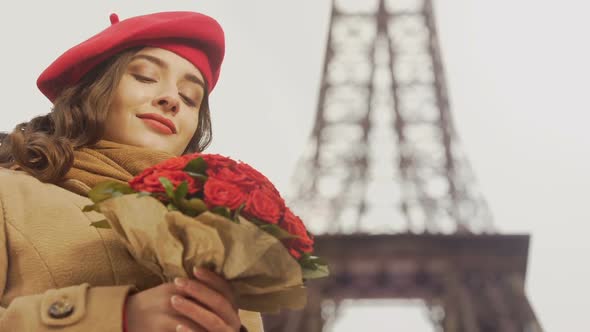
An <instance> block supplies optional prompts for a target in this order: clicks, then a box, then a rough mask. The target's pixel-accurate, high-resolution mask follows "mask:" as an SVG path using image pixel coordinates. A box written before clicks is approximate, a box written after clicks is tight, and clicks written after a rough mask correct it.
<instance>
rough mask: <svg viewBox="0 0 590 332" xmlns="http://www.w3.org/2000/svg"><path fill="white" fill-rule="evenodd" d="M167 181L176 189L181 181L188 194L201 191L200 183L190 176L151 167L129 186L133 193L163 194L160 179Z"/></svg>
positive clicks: (163, 190)
mask: <svg viewBox="0 0 590 332" xmlns="http://www.w3.org/2000/svg"><path fill="white" fill-rule="evenodd" d="M161 177H164V178H166V179H168V180H169V181H170V182H171V183H172V185H173V186H174V188H177V187H178V186H179V185H180V184H181V183H182V182H183V181H186V183H187V184H188V192H189V193H190V194H194V193H196V192H197V191H199V190H200V189H201V183H200V182H198V181H195V179H193V178H192V177H191V176H189V175H188V174H186V173H185V172H183V171H178V170H166V169H164V170H158V169H155V168H154V167H152V168H151V169H147V170H146V171H144V172H142V173H141V174H140V175H138V176H136V177H135V178H133V179H131V181H129V185H130V186H131V188H133V190H135V191H146V192H150V193H165V192H166V190H165V189H164V186H163V185H162V183H161V182H160V178H161Z"/></svg>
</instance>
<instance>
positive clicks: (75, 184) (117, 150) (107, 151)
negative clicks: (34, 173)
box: [59, 140, 175, 196]
mask: <svg viewBox="0 0 590 332" xmlns="http://www.w3.org/2000/svg"><path fill="white" fill-rule="evenodd" d="M173 157H175V156H174V155H173V154H170V153H167V152H162V151H157V150H153V149H149V148H142V147H137V146H131V145H125V144H120V143H115V142H110V141H105V140H101V141H99V142H98V143H97V144H95V145H93V146H91V147H85V148H81V149H78V150H75V151H74V165H73V166H72V168H71V169H70V170H69V171H68V173H67V174H66V176H65V177H64V181H63V182H62V183H60V184H59V186H60V187H62V188H65V189H67V190H69V191H72V192H75V193H76V194H79V195H82V196H88V191H90V188H92V187H94V186H95V185H96V184H98V183H99V182H102V181H106V180H114V181H119V182H122V183H125V182H127V181H129V180H131V179H132V178H133V177H134V176H136V175H137V174H139V173H140V172H141V171H143V170H144V169H146V168H148V167H150V166H153V165H155V164H157V163H159V162H162V161H164V160H166V159H169V158H173Z"/></svg>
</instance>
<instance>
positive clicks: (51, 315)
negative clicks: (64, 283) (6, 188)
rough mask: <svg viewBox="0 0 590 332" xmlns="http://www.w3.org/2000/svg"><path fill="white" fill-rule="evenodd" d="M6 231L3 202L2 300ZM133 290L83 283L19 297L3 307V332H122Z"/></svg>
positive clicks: (0, 233) (0, 331)
mask: <svg viewBox="0 0 590 332" xmlns="http://www.w3.org/2000/svg"><path fill="white" fill-rule="evenodd" d="M6 230H7V225H6V222H5V218H4V208H3V206H2V200H0V298H2V297H3V294H4V292H5V289H6V287H7V284H6V281H7V274H8V268H9V260H8V257H9V255H8V250H9V248H8V247H7V237H6ZM132 288H133V286H132V285H126V286H111V287H90V285H88V284H81V285H75V286H70V287H65V288H59V289H49V290H47V291H45V292H44V293H41V294H34V295H27V296H21V297H17V298H15V299H13V300H12V301H11V302H10V303H9V304H7V305H5V306H3V307H0V332H12V331H19V332H28V331H31V332H33V331H35V332H45V331H47V332H48V331H52V332H56V331H60V332H74V331H88V332H107V331H108V332H111V331H114V332H117V331H119V332H120V331H122V330H123V306H124V302H125V299H126V298H127V295H128V293H129V292H130V291H131V290H132Z"/></svg>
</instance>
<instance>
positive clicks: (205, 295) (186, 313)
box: [126, 269, 241, 332]
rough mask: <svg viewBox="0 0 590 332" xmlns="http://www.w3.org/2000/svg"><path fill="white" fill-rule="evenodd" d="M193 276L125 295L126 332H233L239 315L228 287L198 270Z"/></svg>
mask: <svg viewBox="0 0 590 332" xmlns="http://www.w3.org/2000/svg"><path fill="white" fill-rule="evenodd" d="M195 277H196V278H197V279H196V280H194V279H191V280H189V279H176V280H175V282H174V283H166V284H162V285H160V286H157V287H154V288H150V289H147V290H145V291H143V292H139V293H137V294H134V295H132V296H130V297H129V299H128V301H127V306H126V310H127V332H140V331H158V332H160V331H178V332H185V331H186V332H188V331H193V332H201V331H203V332H237V331H239V330H240V326H241V323H240V317H239V316H238V309H237V306H236V303H235V298H234V296H233V292H232V289H231V286H230V285H229V283H228V282H227V281H225V280H224V279H223V278H221V277H220V276H218V275H217V274H215V273H213V272H211V271H208V270H206V269H199V270H198V271H196V273H195Z"/></svg>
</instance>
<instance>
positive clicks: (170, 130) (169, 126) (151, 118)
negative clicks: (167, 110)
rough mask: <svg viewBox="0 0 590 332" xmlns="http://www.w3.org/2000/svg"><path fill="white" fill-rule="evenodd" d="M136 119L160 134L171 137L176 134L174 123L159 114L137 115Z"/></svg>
mask: <svg viewBox="0 0 590 332" xmlns="http://www.w3.org/2000/svg"><path fill="white" fill-rule="evenodd" d="M137 117H138V118H140V119H141V120H142V121H143V122H144V123H145V124H147V125H148V126H149V127H150V128H152V129H154V130H156V131H157V132H159V133H161V134H165V135H172V134H175V133H176V127H175V126H174V123H172V121H170V120H169V119H166V118H165V117H163V116H161V115H159V114H155V113H147V114H139V115H137Z"/></svg>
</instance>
